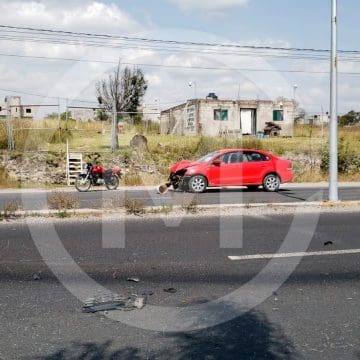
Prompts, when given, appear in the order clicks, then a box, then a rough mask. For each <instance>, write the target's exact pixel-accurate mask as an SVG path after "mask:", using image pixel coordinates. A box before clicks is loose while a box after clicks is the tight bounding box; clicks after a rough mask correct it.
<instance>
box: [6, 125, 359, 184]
mask: <svg viewBox="0 0 360 360" xmlns="http://www.w3.org/2000/svg"><path fill="white" fill-rule="evenodd" d="M41 127H46V128H48V129H47V130H31V129H34V128H41ZM60 127H61V128H62V129H65V128H66V123H65V122H64V121H61V122H60ZM67 127H68V129H70V130H71V133H72V135H73V136H72V137H69V146H70V150H72V151H79V152H82V153H84V154H85V153H93V152H99V153H102V154H104V155H103V156H102V162H103V163H104V164H105V165H106V163H107V161H108V160H109V159H111V157H112V155H111V153H110V144H111V125H110V122H104V123H101V122H92V123H83V122H78V123H77V122H75V121H73V120H69V121H68V123H67ZM16 128H17V129H18V130H14V135H15V146H16V149H17V150H18V151H20V152H23V151H30V150H33V151H40V150H44V151H49V152H55V153H60V152H62V153H64V152H65V151H66V145H65V143H64V142H63V141H64V136H65V139H66V137H68V133H66V132H64V131H63V132H59V123H58V121H57V120H44V121H38V120H34V121H29V120H21V122H20V121H18V120H17V121H14V129H16ZM140 131H141V129H139V127H135V126H127V127H126V131H125V133H124V134H120V135H119V145H120V150H119V151H118V152H117V153H116V154H115V155H116V156H120V157H121V158H122V159H123V160H124V159H126V160H129V162H130V163H131V162H134V163H135V164H142V165H145V164H155V165H156V166H157V167H158V168H159V173H160V174H161V178H160V177H159V175H158V174H155V175H152V174H144V175H142V174H140V173H137V172H136V171H131V172H130V173H128V174H125V176H124V179H123V184H124V185H129V186H136V185H143V184H146V185H155V184H159V183H161V182H163V180H166V178H167V176H168V168H169V165H170V164H171V163H173V162H176V161H179V160H181V159H197V158H199V157H200V156H202V155H204V154H205V153H208V152H211V151H214V150H217V149H220V148H258V149H263V150H266V151H269V152H271V153H274V154H276V155H279V156H284V157H289V158H291V156H292V155H300V156H301V155H303V154H304V155H306V156H307V157H308V158H310V159H316V158H317V159H319V158H320V156H321V152H322V150H323V149H325V148H326V146H327V143H328V129H327V127H324V128H321V127H314V126H313V127H310V126H305V125H304V126H296V127H295V136H294V137H293V138H269V139H256V138H250V137H244V138H243V139H236V138H232V137H216V138H210V137H203V136H195V137H190V136H177V135H158V134H156V132H155V131H154V132H150V133H147V134H146V132H144V133H145V134H146V136H147V138H148V149H149V154H142V156H141V157H140V158H139V157H137V156H135V155H134V153H133V152H132V150H131V148H130V140H131V138H132V137H133V136H134V135H135V134H136V133H137V132H140ZM340 137H343V138H345V139H346V141H347V142H348V143H349V147H350V148H351V149H352V151H353V152H354V153H357V154H360V126H354V127H351V128H340V129H339V138H340ZM0 148H2V149H6V148H7V135H6V122H5V121H0ZM298 167H299V171H297V176H296V179H295V181H300V182H302V181H308V180H311V181H317V180H324V179H325V178H326V175H323V174H321V173H320V172H319V173H317V167H315V168H314V169H311V171H310V170H308V169H307V168H306V167H304V166H303V163H302V162H301V161H300V162H299V164H298ZM340 178H341V179H344V180H346V181H353V179H358V177H357V173H351V174H347V175H341V176H340ZM15 186H17V183H16V182H14V181H12V180H11V179H10V178H9V177H8V176H6V175H4V169H2V168H1V167H0V187H15Z"/></svg>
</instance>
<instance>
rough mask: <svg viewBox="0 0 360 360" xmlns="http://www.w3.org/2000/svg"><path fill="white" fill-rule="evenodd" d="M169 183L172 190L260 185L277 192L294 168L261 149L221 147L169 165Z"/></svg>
mask: <svg viewBox="0 0 360 360" xmlns="http://www.w3.org/2000/svg"><path fill="white" fill-rule="evenodd" d="M170 172H171V173H170V177H169V183H168V185H169V186H170V185H172V186H173V187H174V189H177V188H180V189H181V190H184V191H190V192H195V193H201V192H203V191H205V190H206V188H208V187H218V186H221V187H223V186H247V187H248V188H249V189H251V190H255V189H257V188H258V187H259V186H261V185H262V186H263V188H264V189H265V190H266V191H278V190H279V187H280V184H281V183H286V182H291V181H292V179H293V177H294V171H293V169H292V164H291V161H290V160H286V159H281V158H279V157H277V156H274V155H272V154H269V153H268V152H265V151H262V150H255V149H254V150H252V149H224V150H219V151H215V152H213V153H210V154H207V155H206V156H204V157H202V158H201V159H199V160H197V161H187V160H183V161H180V162H178V163H176V164H174V165H172V166H171V167H170Z"/></svg>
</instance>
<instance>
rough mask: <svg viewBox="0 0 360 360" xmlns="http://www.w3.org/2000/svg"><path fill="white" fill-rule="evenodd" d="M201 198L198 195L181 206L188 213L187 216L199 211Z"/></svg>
mask: <svg viewBox="0 0 360 360" xmlns="http://www.w3.org/2000/svg"><path fill="white" fill-rule="evenodd" d="M199 205H200V201H199V196H198V195H197V194H196V195H194V196H193V197H192V199H191V200H190V201H189V202H185V203H183V204H182V205H181V208H182V209H183V210H184V211H185V212H186V213H187V214H196V213H197V212H198V211H199Z"/></svg>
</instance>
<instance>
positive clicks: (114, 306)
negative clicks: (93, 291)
mask: <svg viewBox="0 0 360 360" xmlns="http://www.w3.org/2000/svg"><path fill="white" fill-rule="evenodd" d="M145 304H146V298H145V297H143V296H138V295H137V294H132V295H131V296H127V297H126V296H122V295H119V294H116V295H114V296H111V295H110V296H109V295H107V296H102V297H101V298H94V297H93V298H88V299H87V300H86V301H85V305H84V306H83V307H82V312H83V313H96V312H100V311H112V310H122V311H131V310H135V309H142V308H143V307H144V306H145Z"/></svg>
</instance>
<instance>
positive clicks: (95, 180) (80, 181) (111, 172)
mask: <svg viewBox="0 0 360 360" xmlns="http://www.w3.org/2000/svg"><path fill="white" fill-rule="evenodd" d="M121 176H122V173H121V169H120V168H118V167H115V168H113V169H105V168H104V167H103V166H102V165H93V164H92V163H90V162H89V163H87V164H86V173H84V174H80V175H79V177H78V178H77V179H76V180H75V188H76V189H77V190H78V191H80V192H85V191H88V190H89V189H90V187H91V185H93V186H100V185H105V186H106V188H107V189H108V190H116V189H117V187H118V186H119V179H121Z"/></svg>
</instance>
